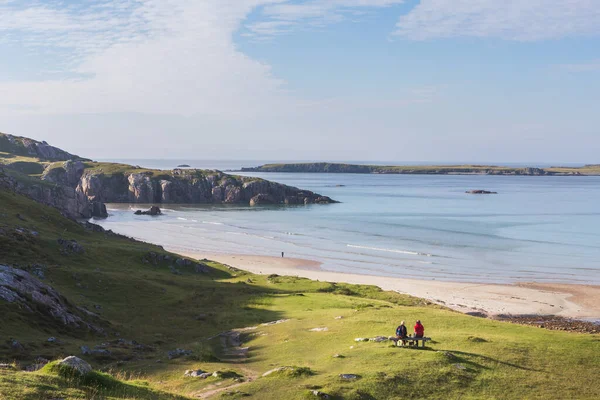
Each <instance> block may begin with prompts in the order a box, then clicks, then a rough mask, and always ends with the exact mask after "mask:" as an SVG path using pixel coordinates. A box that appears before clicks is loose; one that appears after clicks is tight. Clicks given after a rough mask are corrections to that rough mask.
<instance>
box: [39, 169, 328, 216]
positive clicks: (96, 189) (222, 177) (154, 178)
mask: <svg viewBox="0 0 600 400" xmlns="http://www.w3.org/2000/svg"><path fill="white" fill-rule="evenodd" d="M42 179H43V180H45V181H50V182H54V183H57V184H61V185H66V186H69V187H71V188H73V189H74V190H75V191H76V192H77V193H78V194H83V195H85V196H86V198H87V199H88V200H89V201H91V202H95V203H146V204H163V203H164V204H167V203H175V204H211V203H214V204H221V203H222V204H249V205H260V204H313V203H318V204H328V203H334V202H335V201H333V200H331V199H330V198H329V197H326V196H321V195H320V194H317V193H313V192H311V191H308V190H301V189H298V188H295V187H291V186H287V185H282V184H279V183H275V182H269V181H265V180H261V179H256V178H249V177H239V176H233V175H227V174H224V173H222V172H220V171H204V170H181V169H175V170H173V171H143V172H119V173H114V172H113V173H110V174H106V173H103V172H102V171H98V170H94V169H91V170H85V168H84V166H83V164H82V163H79V162H71V161H68V162H66V163H64V165H63V166H62V167H56V166H53V167H52V169H51V170H48V171H46V172H45V173H44V175H43V177H42Z"/></svg>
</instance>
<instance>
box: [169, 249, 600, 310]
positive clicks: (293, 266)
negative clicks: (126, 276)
mask: <svg viewBox="0 0 600 400" xmlns="http://www.w3.org/2000/svg"><path fill="white" fill-rule="evenodd" d="M167 250H169V251H172V252H174V253H179V254H181V255H183V256H186V257H190V258H196V259H203V258H207V259H209V260H214V261H218V262H221V263H223V264H227V265H230V266H232V267H236V268H239V269H242V270H246V271H250V272H253V273H256V274H265V275H268V274H278V275H292V276H301V277H305V278H310V279H314V280H320V281H328V282H345V283H354V284H367V285H375V286H379V287H381V288H382V289H384V290H395V291H398V292H401V293H406V294H410V295H412V296H416V297H421V298H425V299H428V300H431V301H433V302H436V303H439V304H443V305H445V306H447V307H450V308H452V309H455V310H458V311H461V312H471V311H482V312H485V313H487V314H490V315H494V314H544V315H548V314H552V315H558V316H563V317H572V318H600V286H588V285H569V284H542V283H522V284H517V285H494V284H479V283H460V282H442V281H431V280H417V279H408V278H407V279H405V278H391V277H382V276H372V275H359V274H350V273H343V272H331V271H325V270H322V269H321V268H320V263H319V262H317V261H311V260H302V259H294V258H280V257H267V256H255V255H231V254H215V253H194V252H189V251H182V250H180V249H175V248H171V249H167Z"/></svg>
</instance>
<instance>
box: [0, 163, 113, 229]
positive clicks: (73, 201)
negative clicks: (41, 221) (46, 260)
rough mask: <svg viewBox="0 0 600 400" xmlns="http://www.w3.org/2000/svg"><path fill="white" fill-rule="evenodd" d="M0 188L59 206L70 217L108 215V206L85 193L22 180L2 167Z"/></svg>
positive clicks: (63, 186) (49, 204) (40, 182)
mask: <svg viewBox="0 0 600 400" xmlns="http://www.w3.org/2000/svg"><path fill="white" fill-rule="evenodd" d="M0 188H5V189H9V190H12V191H14V192H17V193H19V194H22V195H25V196H27V197H29V198H31V199H33V200H35V201H37V202H39V203H42V204H46V205H48V206H51V207H54V208H57V209H58V210H60V211H61V213H62V214H63V215H65V216H66V217H69V218H74V219H78V218H91V217H106V216H107V214H106V207H105V206H104V204H101V203H97V202H94V201H91V200H89V199H88V197H87V196H86V195H85V193H82V192H80V191H77V190H76V189H75V188H73V187H70V186H66V185H63V184H52V183H49V182H44V181H39V182H36V181H34V180H29V181H20V180H18V179H15V178H13V177H11V176H10V174H8V173H6V172H5V171H4V169H2V168H1V167H0Z"/></svg>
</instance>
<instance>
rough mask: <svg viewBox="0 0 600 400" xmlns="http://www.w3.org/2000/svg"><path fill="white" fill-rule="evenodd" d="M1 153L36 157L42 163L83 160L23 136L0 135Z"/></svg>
mask: <svg viewBox="0 0 600 400" xmlns="http://www.w3.org/2000/svg"><path fill="white" fill-rule="evenodd" d="M0 152H4V153H10V154H14V155H18V156H25V157H35V158H39V159H40V160H41V161H67V160H81V159H82V158H81V157H79V156H76V155H74V154H71V153H67V152H66V151H64V150H61V149H59V148H58V147H54V146H50V145H49V144H48V143H46V142H39V141H37V140H33V139H29V138H26V137H21V136H14V135H9V134H7V133H0Z"/></svg>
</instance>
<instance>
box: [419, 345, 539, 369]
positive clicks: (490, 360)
mask: <svg viewBox="0 0 600 400" xmlns="http://www.w3.org/2000/svg"><path fill="white" fill-rule="evenodd" d="M428 350H429V349H428ZM431 350H433V349H431ZM437 351H442V352H448V353H451V354H453V355H454V357H456V358H455V359H456V361H459V362H461V363H463V364H472V365H475V366H477V367H478V368H482V369H490V367H486V366H483V365H481V364H477V363H475V362H473V361H469V360H467V359H466V358H464V357H473V358H476V359H480V360H483V361H485V362H488V363H496V364H501V365H505V366H507V367H511V368H515V369H520V370H522V371H534V372H540V370H538V369H534V368H528V367H523V366H521V365H517V364H512V363H509V362H506V361H501V360H499V359H497V358H492V357H488V356H482V355H481V354H475V353H468V352H466V351H456V350H437ZM461 356H463V357H461Z"/></svg>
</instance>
